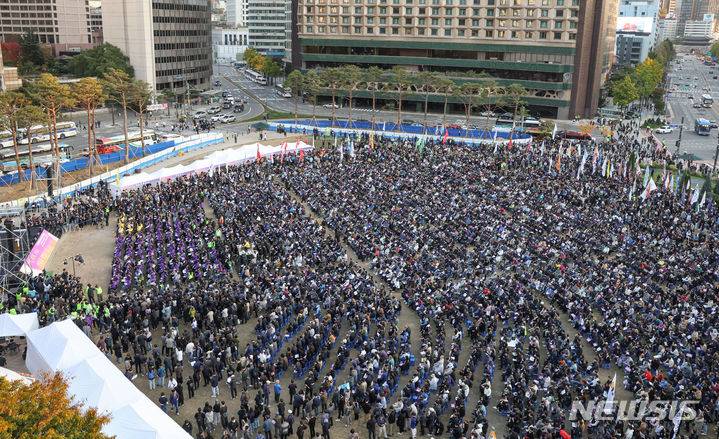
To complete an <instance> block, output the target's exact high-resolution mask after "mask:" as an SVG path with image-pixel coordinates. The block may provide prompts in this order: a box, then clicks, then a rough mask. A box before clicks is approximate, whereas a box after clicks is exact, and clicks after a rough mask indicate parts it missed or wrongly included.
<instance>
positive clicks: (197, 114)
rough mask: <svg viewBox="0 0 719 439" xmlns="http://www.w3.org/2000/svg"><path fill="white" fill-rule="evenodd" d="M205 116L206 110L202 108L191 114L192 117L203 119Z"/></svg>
mask: <svg viewBox="0 0 719 439" xmlns="http://www.w3.org/2000/svg"><path fill="white" fill-rule="evenodd" d="M205 117H207V111H204V110H199V111H197V112H195V114H194V115H192V118H193V119H204V118H205Z"/></svg>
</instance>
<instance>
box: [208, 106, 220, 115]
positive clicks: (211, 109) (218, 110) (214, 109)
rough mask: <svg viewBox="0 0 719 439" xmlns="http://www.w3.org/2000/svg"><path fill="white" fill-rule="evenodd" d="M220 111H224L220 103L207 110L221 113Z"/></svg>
mask: <svg viewBox="0 0 719 439" xmlns="http://www.w3.org/2000/svg"><path fill="white" fill-rule="evenodd" d="M220 111H222V108H220V106H219V105H213V106H212V107H210V108H209V110H207V113H209V114H216V113H219V112H220Z"/></svg>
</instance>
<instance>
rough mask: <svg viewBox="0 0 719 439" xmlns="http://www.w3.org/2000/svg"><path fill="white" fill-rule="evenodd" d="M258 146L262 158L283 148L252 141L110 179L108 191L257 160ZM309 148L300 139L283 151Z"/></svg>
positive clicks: (119, 190) (118, 192) (135, 186)
mask: <svg viewBox="0 0 719 439" xmlns="http://www.w3.org/2000/svg"><path fill="white" fill-rule="evenodd" d="M258 147H259V151H260V156H261V157H263V158H266V157H270V156H275V155H278V154H281V153H282V150H283V147H282V145H277V146H270V145H263V144H261V143H252V144H249V145H244V146H241V147H239V148H235V149H225V150H222V151H215V152H213V153H212V154H210V155H208V156H207V157H205V158H203V159H200V160H196V161H194V162H192V163H190V164H189V165H187V166H183V165H177V166H173V167H170V168H162V169H160V170H159V171H155V172H153V173H151V174H148V173H144V172H142V173H140V174H133V175H129V176H127V177H123V178H121V179H120V184H119V185H118V184H117V182H116V181H111V182H110V192H111V193H112V195H113V196H118V195H120V193H121V192H122V191H124V190H128V189H134V188H137V187H140V186H143V185H146V184H150V183H156V182H158V181H167V180H172V179H174V178H177V177H179V176H182V175H187V174H193V173H197V172H205V171H209V170H211V169H215V168H219V167H223V166H229V165H235V164H238V163H245V162H249V161H252V160H257V150H258ZM310 149H312V146H311V145H308V144H307V143H305V142H303V141H301V140H300V141H298V142H292V143H287V148H286V150H285V152H286V153H288V154H289V153H293V152H299V151H301V150H305V151H306V150H310Z"/></svg>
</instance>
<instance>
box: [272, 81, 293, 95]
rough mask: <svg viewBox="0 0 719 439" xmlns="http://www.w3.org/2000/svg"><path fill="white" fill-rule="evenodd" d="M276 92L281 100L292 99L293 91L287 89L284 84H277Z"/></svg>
mask: <svg viewBox="0 0 719 439" xmlns="http://www.w3.org/2000/svg"><path fill="white" fill-rule="evenodd" d="M275 91H276V92H277V96H279V97H281V98H291V97H292V91H291V90H290V89H289V88H285V85H284V84H276V85H275Z"/></svg>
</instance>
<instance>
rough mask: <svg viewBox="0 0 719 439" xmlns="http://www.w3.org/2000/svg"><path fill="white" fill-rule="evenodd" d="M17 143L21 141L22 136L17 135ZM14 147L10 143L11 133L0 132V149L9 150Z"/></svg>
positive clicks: (11, 142)
mask: <svg viewBox="0 0 719 439" xmlns="http://www.w3.org/2000/svg"><path fill="white" fill-rule="evenodd" d="M17 136H18V139H17V140H18V142H19V141H20V140H22V139H21V138H22V135H21V134H20V133H18V135H17ZM10 147H15V144H14V143H13V141H12V132H10V131H0V148H10Z"/></svg>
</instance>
